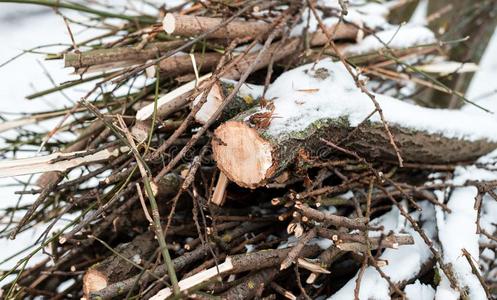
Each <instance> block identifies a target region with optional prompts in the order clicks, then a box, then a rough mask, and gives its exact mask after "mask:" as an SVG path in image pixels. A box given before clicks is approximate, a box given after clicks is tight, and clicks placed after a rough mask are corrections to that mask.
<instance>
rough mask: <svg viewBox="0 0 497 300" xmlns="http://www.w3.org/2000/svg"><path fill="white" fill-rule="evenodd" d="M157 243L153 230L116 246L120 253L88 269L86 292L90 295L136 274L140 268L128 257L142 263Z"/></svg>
mask: <svg viewBox="0 0 497 300" xmlns="http://www.w3.org/2000/svg"><path fill="white" fill-rule="evenodd" d="M156 245H157V242H156V241H155V239H154V233H153V232H151V231H149V232H147V233H144V234H142V235H139V236H137V237H136V238H135V239H134V240H133V241H131V242H130V243H125V244H121V245H119V246H118V247H117V248H116V251H117V252H118V253H119V255H117V254H116V255H111V256H110V257H108V258H106V259H104V260H103V261H101V262H99V263H97V264H96V265H94V266H93V267H91V268H90V269H89V270H88V271H86V273H85V275H84V276H83V292H84V294H85V295H86V296H87V297H88V295H89V294H90V293H92V292H96V291H99V290H102V289H104V288H106V287H107V286H108V285H110V284H113V283H115V282H119V281H122V280H124V279H126V278H129V277H132V276H134V275H136V274H137V273H138V272H139V269H137V268H136V267H135V266H133V264H131V263H130V262H128V261H126V259H128V260H130V261H133V262H135V263H136V264H138V265H141V263H142V261H144V260H147V259H148V257H149V256H150V255H151V254H152V252H153V251H154V250H155V248H156ZM125 258H126V259H125Z"/></svg>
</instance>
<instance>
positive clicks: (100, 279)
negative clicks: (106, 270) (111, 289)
mask: <svg viewBox="0 0 497 300" xmlns="http://www.w3.org/2000/svg"><path fill="white" fill-rule="evenodd" d="M107 283H108V282H107V276H105V275H104V274H102V273H100V272H99V271H97V270H93V269H90V270H88V271H87V272H86V273H85V275H84V276H83V293H84V294H85V296H87V297H89V295H90V294H91V293H93V292H97V291H100V290H102V289H104V288H106V287H107Z"/></svg>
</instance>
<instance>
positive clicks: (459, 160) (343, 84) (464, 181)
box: [0, 1, 497, 300]
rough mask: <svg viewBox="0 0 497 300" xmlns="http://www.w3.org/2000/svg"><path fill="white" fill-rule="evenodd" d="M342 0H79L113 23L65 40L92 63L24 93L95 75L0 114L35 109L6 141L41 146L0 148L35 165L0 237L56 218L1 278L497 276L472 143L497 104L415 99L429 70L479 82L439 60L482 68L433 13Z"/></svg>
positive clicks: (199, 287)
mask: <svg viewBox="0 0 497 300" xmlns="http://www.w3.org/2000/svg"><path fill="white" fill-rule="evenodd" d="M34 2H36V1H34ZM49 2H50V1H46V3H45V2H44V3H45V5H49V4H50V3H49ZM346 2H347V1H338V2H336V3H335V1H317V2H316V1H195V2H193V3H187V4H182V5H179V6H176V7H162V8H159V9H158V10H157V11H156V12H157V15H158V16H159V20H160V21H157V22H156V21H155V17H151V16H149V15H140V16H137V17H132V16H128V15H119V14H109V13H103V11H101V10H99V9H86V10H83V12H85V13H86V14H90V15H91V16H92V17H93V18H97V20H98V22H101V25H102V26H103V27H104V28H106V32H105V33H103V34H101V35H99V36H95V37H94V38H92V39H89V40H87V41H85V42H81V43H76V42H74V45H73V46H72V47H70V48H68V49H65V50H64V51H63V52H61V53H58V54H56V55H51V56H50V57H49V58H50V59H63V61H64V65H65V66H66V67H72V68H74V69H75V73H76V74H79V75H80V76H81V77H80V79H78V80H74V81H70V82H67V83H64V84H62V85H60V86H58V87H56V88H53V89H50V90H47V91H41V92H38V93H36V94H33V95H30V96H28V99H35V98H38V97H40V96H46V95H50V94H51V93H53V92H57V91H61V90H64V89H67V88H71V87H76V88H77V87H78V86H79V85H80V84H83V83H87V82H90V81H91V82H94V86H93V88H91V89H90V90H89V91H88V93H87V95H86V96H85V97H83V98H82V99H81V100H80V101H77V102H76V103H75V104H74V106H73V107H70V108H66V109H61V110H58V111H52V112H46V113H39V114H33V115H30V116H27V117H24V118H21V119H17V120H10V121H6V122H4V123H3V124H2V125H0V126H1V129H2V130H4V131H5V130H13V129H15V130H19V131H18V137H17V138H16V139H15V140H11V141H10V144H9V147H7V148H5V149H4V151H3V153H4V156H7V157H10V158H12V155H13V154H14V155H15V153H16V152H17V151H18V150H19V149H32V148H33V145H34V146H39V145H40V144H41V145H42V150H43V152H44V154H46V155H42V156H38V157H34V158H25V159H12V160H9V161H4V162H1V163H0V175H1V176H2V177H6V176H17V175H23V174H35V173H41V175H39V176H38V175H37V181H36V185H33V184H31V183H30V182H29V181H28V182H27V183H25V186H24V189H23V190H22V191H20V192H19V194H21V195H35V196H36V200H35V201H34V202H33V203H32V204H31V205H28V206H17V207H14V208H12V209H9V210H6V211H5V212H4V215H3V216H2V221H3V223H4V224H6V226H5V228H4V229H3V230H2V236H3V237H11V238H15V237H16V235H18V234H20V233H23V232H27V231H29V230H30V229H31V228H35V227H40V226H45V228H46V230H45V231H44V234H43V235H42V236H41V237H40V239H39V240H38V241H37V242H36V243H35V244H34V245H33V247H30V248H29V249H28V250H27V251H29V254H27V255H25V254H23V255H24V258H22V259H21V260H19V261H18V262H17V264H16V265H15V267H14V268H12V269H11V270H9V271H5V272H4V274H3V276H2V280H3V279H5V280H6V281H7V280H8V282H5V284H4V286H3V291H4V292H3V293H4V296H6V297H7V298H9V297H15V298H19V299H21V298H34V297H35V296H42V297H44V298H47V299H68V298H71V299H72V298H81V297H83V298H84V299H124V298H126V299H155V300H158V299H173V298H174V299H179V298H185V299H186V298H192V299H211V298H216V299H253V298H258V299H284V298H286V299H316V298H319V297H321V298H324V297H328V296H330V297H331V299H371V298H374V299H390V298H405V297H411V298H412V297H414V298H412V299H416V295H418V294H417V293H421V291H422V290H424V291H425V293H428V295H434V294H435V292H436V293H437V294H438V293H440V295H452V296H453V295H455V297H456V298H457V297H459V296H460V297H462V298H463V299H480V298H478V297H480V296H481V295H484V296H485V297H488V298H491V297H492V296H495V295H496V291H497V285H496V282H495V279H494V278H493V276H494V275H492V274H495V268H496V266H495V260H494V250H495V248H496V245H497V244H496V242H497V238H496V235H495V223H496V222H497V220H496V218H497V217H496V215H495V214H492V210H493V211H495V209H496V203H497V202H495V200H497V195H496V194H495V189H496V188H497V173H496V171H495V162H496V160H495V154H489V155H487V156H486V157H483V158H480V159H479V160H477V159H478V158H479V157H481V156H484V155H486V154H488V153H490V152H491V151H492V150H494V149H495V148H497V136H496V135H495V133H493V132H492V131H494V130H495V129H494V128H497V127H495V126H496V125H497V124H496V123H497V121H496V120H495V119H493V118H492V117H491V116H489V115H488V114H486V113H485V112H484V111H478V112H475V114H470V113H465V112H461V111H452V112H448V111H436V110H432V109H429V108H422V107H420V106H416V105H414V104H410V103H407V102H403V101H402V100H401V99H404V98H411V96H412V95H409V94H407V93H406V90H409V91H410V92H413V94H414V93H415V94H418V93H419V91H413V86H416V88H417V89H420V90H423V89H428V88H429V89H435V90H438V91H442V92H445V93H448V94H452V95H457V96H458V97H459V100H460V101H463V102H468V100H467V99H465V98H464V96H463V95H462V94H460V93H458V92H454V91H452V90H450V89H449V88H448V87H446V86H444V85H443V84H442V83H441V82H440V81H439V80H438V79H437V76H438V75H440V73H442V74H447V73H451V72H466V71H470V70H468V68H466V67H461V65H460V64H456V65H457V67H456V68H453V66H454V64H450V63H449V64H440V63H439V62H440V59H444V56H443V49H442V48H441V46H440V45H441V44H440V43H438V42H437V41H436V39H435V38H434V35H433V34H432V33H431V31H429V30H428V29H427V28H424V27H416V26H414V25H410V24H408V25H402V26H393V25H390V24H388V22H387V21H386V18H387V16H388V13H389V10H393V9H394V8H395V7H394V5H392V4H391V3H390V2H388V5H387V4H384V5H380V4H376V3H374V4H373V3H369V4H367V5H359V6H353V5H350V6H349V5H348V4H347V3H346ZM351 2H352V1H351ZM58 3H59V2H58V1H54V3H52V4H51V5H53V6H57V5H58ZM396 5H400V4H398V3H397V4H396ZM60 7H61V8H66V9H73V10H78V7H79V5H76V4H75V5H74V7H73V6H71V5H66V6H60ZM79 8H81V7H79ZM119 11H121V10H119ZM62 12H65V11H64V10H63V11H62ZM59 13H60V12H59ZM64 18H65V20H66V24H67V26H68V29H69V32H71V26H76V25H75V24H72V20H71V19H69V18H66V17H64ZM106 18H117V19H123V20H124V21H125V22H126V23H124V24H120V25H119V26H114V25H110V24H108V23H107V22H104V19H106ZM104 25H105V26H104ZM403 26H405V28H404V27H403ZM71 36H72V35H71ZM441 66H444V68H442V70H441V71H436V72H430V71H427V70H429V69H430V67H431V68H432V69H436V67H438V70H440V68H441ZM447 66H449V67H452V69H450V68H449V70H448V69H447V68H448V67H447ZM366 75H367V76H369V77H366ZM387 95H388V96H387ZM393 97H394V98H393ZM468 105H470V103H468ZM47 120H57V123H58V125H57V126H55V128H54V129H53V130H51V131H49V132H31V131H29V130H27V129H26V130H23V129H21V128H22V127H23V126H26V125H30V124H35V123H38V122H44V121H47ZM437 120H438V122H436V121H437ZM426 124H428V125H426ZM447 124H455V125H454V126H452V127H450V126H449V129H448V130H446V127H447V126H446V125H447ZM459 124H461V125H460V126H459ZM481 124H485V125H484V126H479V125H481ZM444 126H445V127H444ZM482 128H483V129H482ZM67 132H70V133H74V135H73V136H76V138H74V139H72V140H68V141H67V140H65V142H59V139H58V138H57V137H58V136H61V135H62V134H63V133H67ZM475 161H476V162H475ZM474 170H478V172H473V171H474ZM492 198H493V199H492ZM458 216H459V217H458ZM67 220H69V221H67ZM461 220H463V221H461ZM60 224H64V225H63V226H61V225H60ZM479 238H480V239H479ZM42 251H43V252H44V253H46V254H47V255H46V256H43V257H44V258H43V259H41V260H40V261H39V262H37V263H36V264H29V261H30V259H31V258H32V257H33V256H34V255H35V254H37V253H39V252H42ZM435 290H436V291H435ZM425 295H426V294H425ZM442 297H443V296H442ZM446 299H452V298H446ZM454 299H455V298H454Z"/></svg>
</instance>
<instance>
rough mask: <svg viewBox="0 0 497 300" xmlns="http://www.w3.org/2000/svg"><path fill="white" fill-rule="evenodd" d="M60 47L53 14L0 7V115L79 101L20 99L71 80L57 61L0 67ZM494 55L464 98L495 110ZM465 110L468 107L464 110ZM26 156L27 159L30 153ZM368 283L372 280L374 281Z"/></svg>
mask: <svg viewBox="0 0 497 300" xmlns="http://www.w3.org/2000/svg"><path fill="white" fill-rule="evenodd" d="M74 33H75V38H76V40H81V39H84V38H85V37H88V36H90V35H91V34H90V33H89V32H85V31H78V30H76V31H75V32H74ZM60 43H62V44H64V45H69V44H71V40H70V37H69V35H68V32H67V29H66V27H65V25H64V22H63V19H62V18H61V17H60V16H59V15H57V14H55V13H54V11H53V10H51V9H48V8H40V7H35V6H26V5H13V4H0V66H1V67H0V112H1V113H2V115H3V116H5V117H9V118H15V117H16V116H18V114H20V113H26V112H35V111H44V110H47V109H52V108H54V107H62V106H64V105H69V104H70V102H71V101H77V100H78V99H79V97H81V96H82V93H83V91H78V90H76V91H74V90H73V91H71V92H69V91H66V92H65V94H61V93H55V94H51V95H49V96H46V97H41V98H38V99H35V100H26V99H25V96H26V95H28V94H30V93H33V92H36V91H40V90H43V89H46V88H50V87H53V86H54V85H58V84H60V83H62V82H64V81H67V80H68V79H69V78H71V76H72V75H69V73H70V70H67V69H64V68H63V65H62V62H61V61H45V60H44V56H43V55H40V54H33V53H26V54H24V55H22V56H21V57H19V58H17V59H16V60H14V61H12V62H10V63H7V64H5V65H4V63H5V62H7V61H8V60H9V59H11V58H12V57H14V56H16V55H19V54H20V53H21V52H22V51H23V50H29V49H32V48H34V47H36V46H39V45H50V44H60ZM57 49H61V46H53V47H49V48H46V49H38V51H44V52H56V50H57ZM496 52H497V34H495V35H494V37H493V38H492V41H491V43H490V46H489V47H488V48H487V50H486V53H485V56H484V58H483V60H482V62H481V64H480V69H479V71H478V72H477V74H476V76H475V77H474V80H473V82H472V84H471V86H470V89H469V91H468V93H467V96H468V98H469V99H470V100H473V101H476V102H479V103H481V104H482V105H483V106H487V104H488V105H490V104H493V105H490V106H492V107H494V108H495V107H497V105H496V103H497V86H496V85H495V78H497V56H496V55H495V53H496ZM48 74H50V76H48ZM467 109H472V108H469V107H468V108H467ZM40 126H50V124H41V125H40ZM7 134H9V133H7ZM0 142H1V141H0ZM28 155H32V153H30V154H28ZM459 171H460V176H463V177H464V176H465V175H464V174H465V173H464V172H465V171H467V170H462V169H461V170H459ZM28 178H29V177H26V176H24V177H21V178H19V179H20V180H23V181H24V180H27V179H28ZM460 180H462V179H460ZM13 182H14V181H13V180H11V179H1V180H0V189H1V195H2V196H3V197H2V200H1V201H0V208H2V207H7V206H12V205H13V204H15V203H16V201H18V199H19V197H18V196H16V195H14V191H16V190H18V189H19V187H12V186H5V185H8V184H12V183H13ZM462 192H467V191H461V193H462ZM32 199H33V198H32V197H27V196H26V197H23V198H22V203H29V202H30V201H32ZM454 205H456V202H454ZM456 208H457V207H456ZM392 213H395V212H392ZM451 222H454V221H453V220H451V219H449V218H447V219H446V220H445V225H446V226H452V225H449V224H450V223H451ZM62 224H63V223H62ZM438 225H441V224H438ZM39 233H40V231H39V230H38V231H36V230H35V231H30V232H27V233H23V234H21V235H19V236H18V238H17V239H16V240H14V241H10V240H6V239H2V240H0V248H1V249H4V250H5V249H8V250H7V251H4V250H3V251H0V262H1V261H3V260H4V259H5V258H7V257H9V256H10V255H12V254H13V253H16V252H17V251H19V250H21V249H23V248H24V247H26V246H27V245H29V244H30V243H32V242H33V241H34V240H35V239H36V238H37V235H38V234H39ZM445 233H446V232H445ZM445 238H448V239H450V238H451V237H450V236H445ZM442 242H443V241H442ZM468 250H469V249H468ZM406 251H408V250H406ZM388 255H391V256H395V255H397V256H399V253H397V254H395V253H394V254H391V253H386V254H385V256H388ZM15 261H16V260H11V261H9V262H7V263H4V264H1V265H0V269H1V270H5V269H8V268H10V267H12V266H13V265H14V264H15ZM466 271H467V270H465V269H462V270H461V272H462V273H464V272H466ZM368 272H369V271H368ZM468 277H470V275H468ZM372 280H375V278H373V279H372ZM468 280H470V279H468ZM371 287H372V289H375V288H377V287H375V282H374V281H373V282H372V283H371ZM361 293H365V294H367V293H368V291H367V287H365V288H362V289H361ZM406 293H407V294H408V296H410V297H412V299H421V298H417V297H418V296H419V295H423V296H422V299H433V297H434V295H435V291H434V290H433V289H432V288H431V287H430V286H426V285H423V284H421V283H419V282H416V283H414V284H412V285H409V286H408V287H407V288H406ZM337 299H339V298H337ZM440 299H442V298H440Z"/></svg>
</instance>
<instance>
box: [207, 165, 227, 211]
mask: <svg viewBox="0 0 497 300" xmlns="http://www.w3.org/2000/svg"><path fill="white" fill-rule="evenodd" d="M228 183H229V180H228V177H226V175H224V174H223V172H220V173H219V178H218V179H217V184H216V187H215V188H214V193H213V194H212V201H211V202H212V203H214V204H216V205H217V206H222V205H223V203H224V200H225V199H226V187H227V186H228Z"/></svg>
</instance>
